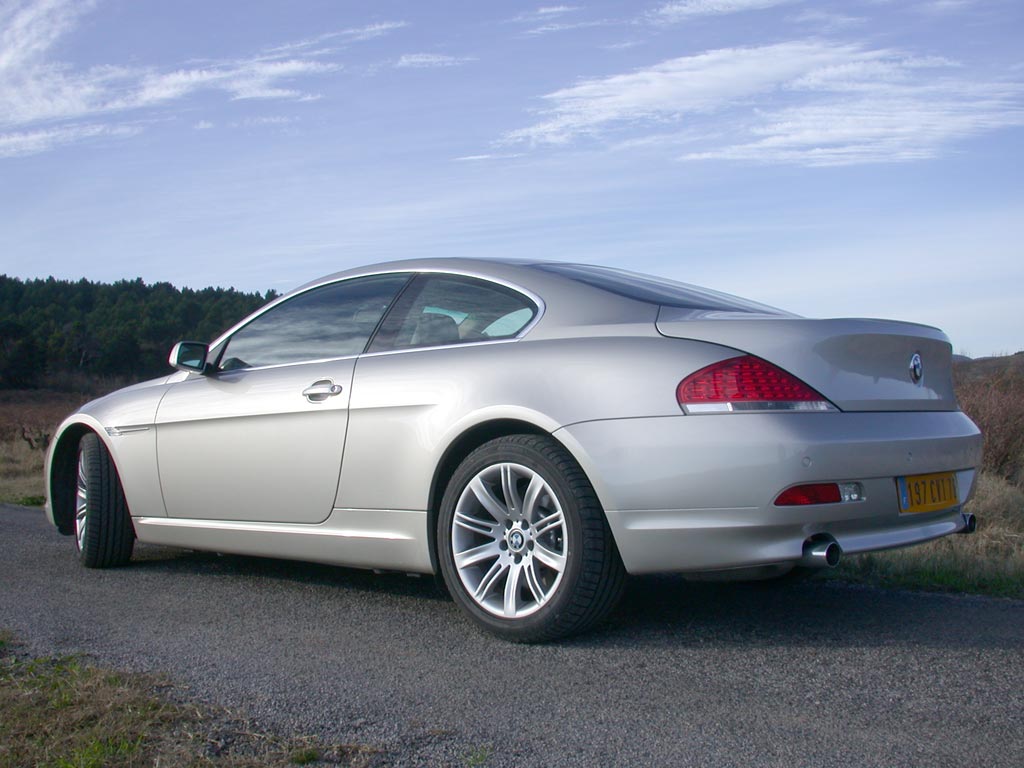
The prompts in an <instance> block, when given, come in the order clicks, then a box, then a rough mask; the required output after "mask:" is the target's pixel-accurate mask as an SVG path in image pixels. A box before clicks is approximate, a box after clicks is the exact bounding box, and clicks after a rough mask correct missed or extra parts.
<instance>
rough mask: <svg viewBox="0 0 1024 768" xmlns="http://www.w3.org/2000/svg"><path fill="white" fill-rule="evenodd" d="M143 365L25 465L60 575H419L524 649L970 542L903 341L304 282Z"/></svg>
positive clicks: (611, 285)
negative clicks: (39, 486)
mask: <svg viewBox="0 0 1024 768" xmlns="http://www.w3.org/2000/svg"><path fill="white" fill-rule="evenodd" d="M170 362H171V364H172V365H173V366H174V368H176V369H177V371H176V372H175V373H172V374H171V375H169V376H166V377H164V378H161V379H156V380H154V381H149V382H145V383H142V384H137V385H135V386H132V387H128V388H126V389H122V390H120V391H118V392H115V393H113V394H111V395H108V396H106V397H103V398H100V399H98V400H95V401H93V402H91V403H88V404H87V405H85V406H83V407H82V408H81V409H80V410H79V411H78V412H76V413H74V414H72V415H71V416H70V417H69V418H68V419H67V420H66V421H64V423H63V424H62V425H61V426H60V428H59V431H58V433H57V435H56V438H55V440H54V441H53V444H52V446H51V448H50V453H49V455H48V458H47V466H46V480H47V483H48V490H49V493H48V497H49V503H48V507H47V509H48V514H49V516H50V519H51V520H52V522H53V524H54V525H55V526H56V527H57V529H58V530H59V531H60V532H61V533H64V534H67V535H73V536H74V538H75V541H76V542H77V545H78V553H79V558H80V560H81V562H82V563H83V564H84V565H85V566H87V567H107V566H116V565H121V564H124V563H126V562H127V561H128V560H129V558H130V557H131V553H132V547H133V543H134V540H135V539H138V540H139V541H142V542H148V543H153V544H161V545H170V546H175V547H185V548H189V549H199V550H212V551H217V552H230V553H241V554H248V555H266V556H270V557H279V558H291V559H295V560H306V561H318V562H323V563H332V564H337V565H345V566H354V567H359V568H376V569H388V570H396V571H405V572H411V573H424V574H430V573H433V574H440V575H441V576H442V577H443V579H444V583H445V584H446V585H447V588H448V590H449V591H450V593H451V595H452V596H453V598H454V599H455V601H456V602H457V603H458V605H459V606H460V607H461V608H462V609H463V610H464V611H465V612H466V614H468V615H469V616H470V617H471V618H472V619H473V620H474V621H476V622H477V623H478V624H479V625H481V626H483V627H485V628H486V629H488V630H490V631H492V632H494V633H495V634H497V635H500V636H502V637H505V638H507V639H511V640H517V641H526V642H529V641H543V640H550V639H554V638H558V637H562V636H565V635H568V634H571V633H575V632H579V631H582V630H584V629H585V628H587V627H590V626H592V625H593V624H595V623H596V622H598V621H600V620H601V619H602V618H604V617H605V616H606V615H607V614H608V612H609V611H610V610H611V609H612V607H613V606H614V605H615V602H616V600H617V599H618V597H619V595H620V593H621V591H622V587H623V582H624V580H625V575H626V574H627V573H632V574H638V573H649V572H656V571H676V572H683V573H688V574H694V575H697V574H700V575H702V576H704V577H706V576H707V575H708V574H709V573H710V574H713V575H714V576H715V577H718V578H772V577H791V576H793V575H797V574H803V573H807V572H809V571H811V570H813V569H815V568H822V567H828V566H832V565H835V564H836V563H837V562H838V560H839V558H840V556H841V555H842V554H843V553H855V552H867V551H872V550H879V549H886V548H889V547H901V546H906V545H909V544H916V543H918V542H923V541H927V540H929V539H934V538H937V537H939V536H944V535H946V534H950V533H955V532H970V531H972V530H973V529H974V525H975V523H974V518H973V516H972V515H970V514H969V513H965V512H963V511H962V510H963V505H964V503H965V502H966V501H967V500H968V498H969V497H970V495H971V493H972V491H973V488H974V482H975V470H976V467H977V466H978V463H979V460H980V453H981V437H980V435H979V433H978V429H977V428H976V427H975V425H974V424H973V423H972V422H971V421H970V419H968V418H967V416H965V415H964V414H963V413H962V412H961V411H960V410H959V409H958V406H957V402H956V398H955V396H954V393H953V385H952V379H951V348H950V344H949V341H948V339H947V338H946V336H945V335H944V334H943V333H942V332H941V331H939V330H937V329H935V328H931V327H928V326H923V325H914V324H910V323H903V322H891V321H886V320H864V319H841V320H810V319H805V318H801V317H798V316H796V315H792V314H789V313H786V312H782V311H780V310H777V309H774V308H771V307H768V306H764V305H761V304H756V303H754V302H750V301H746V300H743V299H740V298H736V297H734V296H729V295H725V294H721V293H717V292H714V291H709V290H705V289H702V288H698V287H695V286H691V285H686V284H682V283H676V282H672V281H669V280H662V279H657V278H652V277H647V276H643V275H638V274H633V273H630V272H624V271H620V270H616V269H609V268H605V267H594V266H584V265H576V264H565V263H546V262H535V261H526V260H523V261H490V260H465V259H450V260H446V259H436V260H421V261H402V262H393V263H388V264H381V265H376V266H372V267H366V268H361V269H353V270H349V271H346V272H340V273H337V274H334V275H330V276H328V277H324V278H321V279H319V280H316V281H314V282H312V283H309V284H307V285H305V286H303V287H301V288H299V289H297V290H295V291H293V292H291V293H289V294H288V295H286V296H283V297H281V298H279V299H277V300H276V301H273V302H271V303H270V304H268V305H267V306H265V307H263V308H262V309H260V310H259V311H258V312H256V313H254V314H253V315H251V316H250V317H248V318H246V319H245V320H243V321H242V322H240V323H239V324H238V325H236V326H235V327H233V328H232V329H230V330H229V331H227V332H226V333H225V334H224V335H223V336H221V337H220V338H219V339H217V340H216V341H214V342H213V343H212V344H210V345H206V344H202V343H197V342H181V343H179V344H178V345H176V346H175V348H174V350H173V351H172V353H171V360H170Z"/></svg>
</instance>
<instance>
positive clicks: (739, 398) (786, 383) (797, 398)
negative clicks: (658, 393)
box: [676, 355, 837, 413]
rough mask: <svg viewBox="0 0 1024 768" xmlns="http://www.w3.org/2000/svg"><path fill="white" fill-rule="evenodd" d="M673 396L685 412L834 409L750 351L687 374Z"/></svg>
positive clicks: (789, 374)
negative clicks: (749, 353) (748, 353)
mask: <svg viewBox="0 0 1024 768" xmlns="http://www.w3.org/2000/svg"><path fill="white" fill-rule="evenodd" d="M676 400H678V401H679V405H680V406H682V408H683V410H684V411H686V412H687V413H731V412H734V411H835V410H837V409H836V407H835V406H834V405H832V403H830V402H829V401H828V400H826V399H825V398H824V397H822V395H821V394H819V393H818V392H815V391H814V390H813V389H811V388H810V387H809V386H807V385H806V384H804V383H803V382H802V381H800V379H798V378H796V376H794V375H793V374H791V373H787V372H786V371H784V370H782V369H781V368H779V367H778V366H776V365H772V364H771V363H769V362H768V361H767V360H762V359H761V358H759V357H754V356H753V355H743V356H741V357H732V358H729V359H728V360H721V361H719V362H717V363H712V364H711V365H709V366H707V367H706V368H702V369H701V370H699V371H697V372H696V373H693V374H690V375H689V376H687V377H686V378H685V379H683V380H682V381H681V382H679V386H678V387H676Z"/></svg>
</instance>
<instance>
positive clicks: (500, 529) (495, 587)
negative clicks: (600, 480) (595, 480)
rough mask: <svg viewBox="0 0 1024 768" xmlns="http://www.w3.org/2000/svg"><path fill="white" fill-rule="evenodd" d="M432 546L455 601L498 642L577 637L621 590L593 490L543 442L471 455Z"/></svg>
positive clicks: (499, 444)
mask: <svg viewBox="0 0 1024 768" xmlns="http://www.w3.org/2000/svg"><path fill="white" fill-rule="evenodd" d="M437 541H438V556H439V558H438V559H439V561H440V565H441V573H442V575H443V577H444V580H445V583H446V585H447V587H448V590H449V591H450V592H451V594H452V596H453V597H454V598H455V601H456V602H457V603H458V604H459V606H460V607H461V608H462V609H463V610H464V611H465V612H466V613H468V614H469V616H470V617H471V618H472V619H473V620H474V621H476V622H477V624H479V625H480V626H482V627H484V628H485V629H487V630H489V631H490V632H493V633H494V634H496V635H498V636H500V637H503V638H505V639H507V640H513V641H517V642H542V641H545V640H553V639H556V638H559V637H565V636H567V635H570V634H576V633H578V632H582V631H584V630H585V629H587V628H589V627H591V626H593V625H594V624H595V623H597V622H598V621H600V620H601V619H603V618H605V617H606V616H607V615H608V613H609V612H610V611H611V609H612V608H613V607H614V606H615V603H616V602H617V600H618V598H619V596H620V595H621V592H622V587H623V583H624V581H625V570H624V568H623V566H622V561H621V560H620V558H619V554H618V550H617V549H616V548H615V542H614V540H613V539H612V535H611V531H610V530H609V528H608V523H607V521H606V520H605V516H604V511H603V510H602V509H601V506H600V504H599V503H598V500H597V496H596V495H595V493H594V489H593V488H592V487H591V485H590V483H589V481H588V480H587V478H586V476H585V475H584V474H583V471H582V470H581V469H580V467H579V465H578V464H577V463H576V462H575V460H573V458H572V456H570V455H569V454H568V453H567V452H566V451H565V449H564V448H562V447H561V446H560V445H559V444H558V443H557V442H555V441H554V440H552V439H551V438H548V437H542V436H537V435H514V436H509V437H502V438H498V439H496V440H492V441H491V442H489V443H486V444H484V445H482V446H480V447H479V448H477V449H476V450H475V451H473V452H472V453H471V454H470V455H469V456H468V457H467V458H466V459H465V460H464V461H463V462H462V464H460V465H459V467H458V469H457V470H456V471H455V474H454V475H453V476H452V478H451V481H450V482H449V484H448V488H447V490H446V492H445V495H444V499H443V500H442V503H441V510H440V515H439V516H438V528H437Z"/></svg>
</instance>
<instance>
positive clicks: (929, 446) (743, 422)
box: [557, 412, 981, 573]
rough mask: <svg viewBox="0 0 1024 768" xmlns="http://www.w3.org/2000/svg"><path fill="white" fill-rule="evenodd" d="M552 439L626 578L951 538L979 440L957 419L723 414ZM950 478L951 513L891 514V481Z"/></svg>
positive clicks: (572, 431) (569, 431)
mask: <svg viewBox="0 0 1024 768" xmlns="http://www.w3.org/2000/svg"><path fill="white" fill-rule="evenodd" d="M557 436H558V437H559V438H560V439H561V440H562V441H563V442H564V444H565V445H566V446H567V447H568V448H569V449H570V450H571V451H573V453H574V454H575V455H576V457H577V459H578V460H579V461H580V463H581V465H582V466H583V469H584V470H585V471H586V472H587V475H588V477H589V478H590V479H591V481H592V482H593V484H594V487H595V490H596V491H597V494H598V497H599V498H600V500H601V502H602V504H603V506H604V508H605V510H606V511H607V515H608V522H609V525H610V527H611V530H612V534H613V535H614V537H615V541H616V544H617V545H618V548H619V552H620V554H621V555H622V559H623V562H624V564H625V566H626V569H627V571H629V572H630V573H649V572H659V571H682V572H685V571H707V570H720V569H730V568H746V567H751V566H760V565H771V564H777V563H788V562H795V561H796V560H798V559H799V558H800V557H801V555H802V553H803V545H804V542H805V541H807V540H808V539H809V538H811V537H814V536H821V535H828V536H831V537H833V538H834V539H835V540H836V541H837V542H838V543H839V545H840V546H841V547H842V548H843V551H844V552H847V553H856V552H867V551H872V550H878V549H887V548H891V547H900V546H906V545H909V544H915V543H919V542H923V541H927V540H929V539H934V538H937V537H940V536H944V535H946V534H949V533H954V532H956V531H958V530H961V529H962V528H963V527H964V522H963V518H962V516H961V514H960V512H961V507H962V505H963V504H964V503H965V502H966V501H967V500H968V499H969V497H970V495H971V493H972V492H973V489H974V480H975V468H976V467H977V466H978V463H979V462H980V459H981V435H980V433H979V432H978V429H977V427H975V425H974V424H973V422H971V420H970V419H968V418H967V417H966V416H965V415H964V414H963V413H960V412H908V413H902V412H897V413H810V414H792V413H789V414H735V415H719V416H678V417H665V418H650V419H623V420H609V421H598V422H587V423H581V424H575V425H572V426H570V427H566V428H564V429H562V430H559V432H558V433H557ZM942 471H955V472H956V473H957V486H958V492H959V497H960V498H959V503H958V504H957V505H956V506H954V507H951V508H950V509H947V510H943V511H941V512H935V513H930V514H913V515H907V514H901V513H900V510H899V501H898V498H897V490H896V477H898V476H901V475H911V474H923V473H929V472H942ZM852 481H856V482H860V483H861V484H862V485H863V487H864V491H865V497H866V498H865V499H864V500H862V501H857V502H849V503H840V504H822V505H816V506H805V507H776V506H775V505H774V504H773V501H774V499H775V498H776V497H777V496H778V494H779V493H780V492H781V491H782V490H784V489H785V488H787V487H789V486H791V485H794V484H798V483H813V482H852Z"/></svg>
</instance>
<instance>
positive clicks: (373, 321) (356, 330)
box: [217, 273, 409, 371]
mask: <svg viewBox="0 0 1024 768" xmlns="http://www.w3.org/2000/svg"><path fill="white" fill-rule="evenodd" d="M408 281H409V274H408V273H397V274H389V275H374V276H372V277H361V278H354V279H351V280H343V281H341V282H337V283H331V284H330V285H325V286H321V287H319V288H314V289H312V290H309V291H306V292H305V293H301V294H299V295H298V296H296V297H294V298H292V299H289V300H288V301H285V302H283V303H281V304H279V305H277V306H276V307H274V308H273V309H270V310H268V311H267V312H264V313H263V314H262V315H260V316H259V317H257V318H256V319H255V320H253V321H252V322H251V323H248V324H247V325H245V326H244V327H242V328H240V329H239V330H238V331H236V332H235V333H234V334H233V335H232V336H231V338H230V339H228V341H227V344H226V346H225V347H224V350H223V351H222V352H221V355H220V360H219V362H218V366H217V367H218V369H219V370H221V371H232V370H238V369H242V368H258V367H262V366H266V365H281V364H284V363H296V362H301V361H303V360H324V359H330V358H334V357H347V356H349V355H358V354H360V353H361V352H362V351H363V349H364V348H365V347H366V342H367V341H368V340H369V338H370V334H372V333H373V330H374V328H376V327H377V324H378V323H379V322H380V319H381V317H383V315H384V312H385V311H386V310H387V308H388V306H390V304H391V302H392V301H394V299H395V296H397V295H398V293H399V291H401V289H402V287H403V286H404V285H405V284H406V283H407V282H408Z"/></svg>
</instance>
